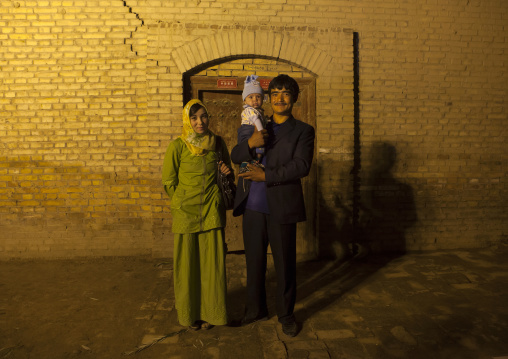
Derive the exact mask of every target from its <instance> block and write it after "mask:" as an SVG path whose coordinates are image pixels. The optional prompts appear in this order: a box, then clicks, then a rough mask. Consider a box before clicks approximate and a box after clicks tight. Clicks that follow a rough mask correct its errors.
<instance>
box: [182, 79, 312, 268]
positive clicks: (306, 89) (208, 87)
mask: <svg viewBox="0 0 508 359" xmlns="http://www.w3.org/2000/svg"><path fill="white" fill-rule="evenodd" d="M228 79H236V81H237V84H238V89H219V88H217V78H211V77H204V76H192V77H190V95H191V97H192V98H199V99H200V100H201V101H202V102H203V103H204V104H205V105H206V107H207V108H208V111H209V112H210V115H211V119H210V129H211V130H212V131H213V132H214V133H216V134H218V135H220V136H222V137H223V138H224V140H225V142H226V144H227V147H228V150H229V151H230V152H231V149H232V148H233V147H234V146H235V145H236V144H237V130H238V128H239V127H240V122H241V112H242V110H243V100H242V89H243V81H244V79H245V78H244V77H238V78H235V77H232V78H231V77H229V78H228ZM296 80H297V82H298V85H299V86H300V95H299V98H298V101H297V102H296V103H295V105H294V107H293V115H294V117H295V118H297V119H299V120H301V121H303V122H306V123H308V124H310V125H312V126H314V127H315V124H316V123H315V119H316V116H315V113H316V109H315V93H316V91H315V80H314V79H296ZM267 100H268V96H265V103H264V104H263V108H264V109H265V114H266V115H268V116H270V115H271V114H272V110H271V106H270V103H269V102H268V101H267ZM314 162H315V161H314ZM315 167H316V166H314V165H313V166H312V169H311V173H310V174H309V176H307V177H305V178H304V179H302V185H303V192H304V197H305V205H306V210H307V221H306V222H302V223H299V224H298V232H297V243H296V248H297V253H298V260H299V261H301V260H306V259H310V258H313V257H315V256H316V255H317V249H318V243H317V238H316V225H315V218H316V214H315V213H316V169H315ZM234 170H235V176H236V177H237V175H238V166H234ZM236 179H237V180H238V177H237V178H236ZM226 243H227V244H228V249H229V250H230V251H238V250H243V239H242V218H241V217H233V215H232V211H227V226H226Z"/></svg>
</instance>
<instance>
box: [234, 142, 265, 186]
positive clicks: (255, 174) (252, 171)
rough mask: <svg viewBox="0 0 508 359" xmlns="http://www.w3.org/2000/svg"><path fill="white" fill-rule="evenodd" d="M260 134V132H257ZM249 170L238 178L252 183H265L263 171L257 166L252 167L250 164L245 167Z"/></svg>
mask: <svg viewBox="0 0 508 359" xmlns="http://www.w3.org/2000/svg"><path fill="white" fill-rule="evenodd" d="M259 133H261V132H259ZM247 168H248V169H249V171H248V172H244V173H240V174H239V175H238V177H242V178H243V179H248V180H251V181H254V182H264V181H265V170H264V169H262V168H261V167H258V166H253V165H251V164H248V165H247Z"/></svg>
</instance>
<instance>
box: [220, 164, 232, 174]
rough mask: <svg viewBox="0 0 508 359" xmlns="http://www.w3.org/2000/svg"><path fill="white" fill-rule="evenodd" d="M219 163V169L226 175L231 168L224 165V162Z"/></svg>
mask: <svg viewBox="0 0 508 359" xmlns="http://www.w3.org/2000/svg"><path fill="white" fill-rule="evenodd" d="M219 165H220V171H221V172H222V173H223V174H225V175H226V176H227V175H229V174H230V173H231V169H230V168H229V167H228V166H226V164H225V163H224V162H222V161H220V162H219Z"/></svg>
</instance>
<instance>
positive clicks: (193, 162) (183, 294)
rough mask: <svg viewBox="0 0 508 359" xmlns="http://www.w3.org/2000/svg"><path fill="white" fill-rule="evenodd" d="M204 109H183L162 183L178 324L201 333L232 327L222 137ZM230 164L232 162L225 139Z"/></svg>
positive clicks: (227, 167)
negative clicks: (171, 244) (166, 202)
mask: <svg viewBox="0 0 508 359" xmlns="http://www.w3.org/2000/svg"><path fill="white" fill-rule="evenodd" d="M208 124H209V116H208V111H207V110H206V108H205V106H204V104H203V103H202V102H201V101H199V100H191V101H189V102H188V103H187V105H185V107H184V109H183V133H182V135H181V136H180V137H178V138H177V139H176V140H174V141H172V142H171V143H170V144H169V146H168V149H167V151H166V156H165V158H164V164H163V168H162V183H163V185H164V189H165V191H166V193H167V194H168V195H169V197H170V198H171V215H172V217H173V227H172V231H173V233H174V245H175V249H174V254H173V259H174V268H173V273H174V287H175V306H176V310H177V313H178V321H179V322H180V324H182V325H184V326H189V327H190V328H191V329H194V330H198V329H200V328H203V329H209V328H211V327H212V326H213V325H225V324H227V315H226V269H225V248H224V247H225V246H224V243H225V242H224V227H225V225H226V210H225V208H224V204H223V203H222V196H221V193H220V192H219V187H218V186H217V180H216V170H217V161H218V158H217V154H216V153H215V149H216V139H217V137H216V136H215V135H214V134H213V133H212V132H211V131H210V130H209V129H208ZM219 145H220V146H222V156H223V159H224V162H225V163H226V164H224V163H220V170H221V172H223V173H225V174H229V173H231V171H232V170H231V160H230V159H229V152H228V150H227V148H226V144H225V143H224V141H223V140H222V139H221V143H220V144H219Z"/></svg>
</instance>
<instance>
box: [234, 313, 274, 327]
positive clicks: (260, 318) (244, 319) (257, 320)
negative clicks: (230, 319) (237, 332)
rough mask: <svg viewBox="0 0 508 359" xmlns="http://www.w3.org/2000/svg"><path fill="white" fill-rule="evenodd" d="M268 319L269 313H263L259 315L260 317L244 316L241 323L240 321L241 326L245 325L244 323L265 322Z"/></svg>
mask: <svg viewBox="0 0 508 359" xmlns="http://www.w3.org/2000/svg"><path fill="white" fill-rule="evenodd" d="M266 320H268V316H267V315H262V316H259V317H256V318H246V317H243V319H242V321H241V323H240V326H242V327H243V326H244V325H249V324H251V323H254V322H264V321H266Z"/></svg>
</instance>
